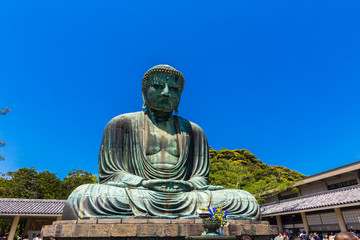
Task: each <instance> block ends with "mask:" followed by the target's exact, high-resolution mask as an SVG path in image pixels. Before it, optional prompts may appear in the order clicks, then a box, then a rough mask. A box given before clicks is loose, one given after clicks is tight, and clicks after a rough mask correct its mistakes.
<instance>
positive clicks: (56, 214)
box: [0, 198, 65, 239]
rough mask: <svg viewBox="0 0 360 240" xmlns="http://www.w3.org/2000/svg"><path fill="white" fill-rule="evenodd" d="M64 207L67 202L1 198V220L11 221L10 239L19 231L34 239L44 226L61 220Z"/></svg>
mask: <svg viewBox="0 0 360 240" xmlns="http://www.w3.org/2000/svg"><path fill="white" fill-rule="evenodd" d="M64 205H65V200H47V199H20V198H0V219H9V220H11V227H10V231H9V237H8V239H13V238H14V236H15V232H16V230H17V229H19V230H20V231H21V232H20V234H29V237H30V239H32V234H34V233H35V234H37V233H40V231H41V228H42V226H43V225H47V224H51V223H52V222H53V221H56V220H61V214H62V212H63V208H64ZM18 225H20V228H18ZM3 230H4V229H1V231H3ZM3 233H4V232H3ZM0 234H1V232H0ZM0 237H1V236H0Z"/></svg>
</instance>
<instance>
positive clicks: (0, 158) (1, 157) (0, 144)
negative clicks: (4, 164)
mask: <svg viewBox="0 0 360 240" xmlns="http://www.w3.org/2000/svg"><path fill="white" fill-rule="evenodd" d="M9 111H10V109H9V108H8V107H6V108H5V110H1V109H0V115H5V114H6V113H7V112H9ZM5 145H6V142H3V141H0V148H1V147H3V146H5ZM0 152H1V150H0ZM0 160H5V158H4V157H3V156H1V155H0Z"/></svg>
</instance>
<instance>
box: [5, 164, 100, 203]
mask: <svg viewBox="0 0 360 240" xmlns="http://www.w3.org/2000/svg"><path fill="white" fill-rule="evenodd" d="M97 182H98V180H97V176H96V175H92V174H91V173H89V172H86V171H83V170H75V169H74V170H73V171H70V172H69V173H68V176H67V177H65V178H64V179H62V180H61V179H60V178H59V177H57V176H56V174H55V173H51V172H49V171H46V170H45V171H42V172H37V171H36V170H35V168H33V167H32V168H20V169H18V170H17V171H13V172H7V173H6V174H2V176H1V177H0V197H1V198H28V199H67V197H68V196H69V195H70V193H71V192H72V191H73V190H74V189H75V188H76V187H78V186H80V185H82V184H86V183H97Z"/></svg>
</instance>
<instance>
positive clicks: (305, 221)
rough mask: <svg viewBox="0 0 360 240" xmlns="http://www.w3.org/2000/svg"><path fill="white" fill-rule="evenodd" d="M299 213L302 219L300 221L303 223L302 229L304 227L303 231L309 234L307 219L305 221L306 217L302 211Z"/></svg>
mask: <svg viewBox="0 0 360 240" xmlns="http://www.w3.org/2000/svg"><path fill="white" fill-rule="evenodd" d="M300 214H301V219H302V222H303V225H304V229H305V232H306V234H309V230H310V229H309V224H308V221H307V218H306V214H305V213H304V212H302V213H300Z"/></svg>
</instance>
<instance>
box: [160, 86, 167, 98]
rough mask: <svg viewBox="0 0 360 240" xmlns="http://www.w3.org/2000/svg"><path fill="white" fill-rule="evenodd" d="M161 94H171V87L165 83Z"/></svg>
mask: <svg viewBox="0 0 360 240" xmlns="http://www.w3.org/2000/svg"><path fill="white" fill-rule="evenodd" d="M161 95H163V96H169V87H168V85H165V88H164V90H163V91H162V93H161Z"/></svg>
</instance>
